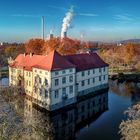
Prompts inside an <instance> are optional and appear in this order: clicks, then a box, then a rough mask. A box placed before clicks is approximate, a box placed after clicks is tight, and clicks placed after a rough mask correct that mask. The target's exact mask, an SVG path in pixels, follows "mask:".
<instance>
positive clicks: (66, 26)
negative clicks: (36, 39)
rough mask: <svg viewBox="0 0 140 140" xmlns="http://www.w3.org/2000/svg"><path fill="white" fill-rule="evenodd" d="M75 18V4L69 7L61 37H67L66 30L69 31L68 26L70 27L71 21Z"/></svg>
mask: <svg viewBox="0 0 140 140" xmlns="http://www.w3.org/2000/svg"><path fill="white" fill-rule="evenodd" d="M72 18H73V6H71V8H70V9H69V11H68V12H67V13H66V16H65V17H64V19H63V24H62V28H61V38H64V37H65V35H64V34H65V32H67V30H68V28H69V27H70V22H71V20H72Z"/></svg>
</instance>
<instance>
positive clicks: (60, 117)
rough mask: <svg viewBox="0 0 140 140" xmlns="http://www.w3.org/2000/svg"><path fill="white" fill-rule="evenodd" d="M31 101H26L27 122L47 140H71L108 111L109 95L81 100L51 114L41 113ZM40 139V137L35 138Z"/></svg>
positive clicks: (104, 94) (98, 95) (99, 95)
mask: <svg viewBox="0 0 140 140" xmlns="http://www.w3.org/2000/svg"><path fill="white" fill-rule="evenodd" d="M41 110H42V109H41V108H39V107H37V106H36V105H35V104H34V103H32V102H31V101H30V100H27V99H26V100H25V110H24V114H25V118H26V119H25V120H26V123H27V124H32V125H34V126H35V127H38V128H39V129H40V128H42V129H40V131H41V132H42V133H44V134H45V135H44V138H45V139H56V140H64V139H65V140H71V139H74V138H75V135H76V132H78V131H79V130H80V129H81V128H82V127H84V126H87V125H90V123H91V122H93V121H94V120H95V119H96V118H97V117H99V116H100V115H101V114H102V113H103V112H105V111H106V110H108V93H102V94H97V95H96V96H94V97H89V98H88V99H81V100H80V101H78V103H76V104H75V105H74V106H72V107H69V108H64V109H61V110H59V111H54V112H51V113H48V112H44V111H41ZM35 137H38V138H39V135H37V136H35Z"/></svg>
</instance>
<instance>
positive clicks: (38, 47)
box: [25, 39, 44, 54]
mask: <svg viewBox="0 0 140 140" xmlns="http://www.w3.org/2000/svg"><path fill="white" fill-rule="evenodd" d="M43 46H44V41H43V40H42V39H31V40H29V41H28V42H27V43H26V44H25V49H26V52H27V53H34V54H42V51H43Z"/></svg>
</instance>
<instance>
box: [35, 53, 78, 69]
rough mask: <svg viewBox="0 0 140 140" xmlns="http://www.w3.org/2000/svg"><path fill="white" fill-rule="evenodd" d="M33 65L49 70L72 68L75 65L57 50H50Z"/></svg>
mask: <svg viewBox="0 0 140 140" xmlns="http://www.w3.org/2000/svg"><path fill="white" fill-rule="evenodd" d="M34 67H36V68H40V69H45V70H49V71H55V70H62V69H67V68H74V67H75V65H74V64H72V63H71V62H69V61H68V60H67V59H65V57H63V56H61V55H60V54H59V53H58V52H56V51H52V52H51V53H49V54H48V55H47V56H46V57H45V58H44V59H42V60H41V61H40V62H39V63H38V64H37V65H35V66H34Z"/></svg>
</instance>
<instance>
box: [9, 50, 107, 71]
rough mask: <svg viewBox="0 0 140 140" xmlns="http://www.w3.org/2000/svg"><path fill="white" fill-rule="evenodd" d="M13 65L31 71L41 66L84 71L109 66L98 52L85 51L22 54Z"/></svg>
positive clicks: (48, 68) (49, 69)
mask: <svg viewBox="0 0 140 140" xmlns="http://www.w3.org/2000/svg"><path fill="white" fill-rule="evenodd" d="M10 66H11V67H23V68H24V69H25V70H29V71H31V70H32V68H33V67H34V68H39V69H44V70H48V71H55V70H63V69H68V68H76V71H83V70H88V69H93V68H101V67H106V66H108V64H107V63H105V62H104V61H103V60H102V59H101V58H100V57H99V56H98V55H97V54H96V53H85V54H75V55H68V56H62V55H60V54H59V53H58V52H56V51H52V52H51V53H49V54H48V55H47V56H43V55H24V54H20V55H18V57H17V58H16V59H15V61H14V62H13V63H12V64H10Z"/></svg>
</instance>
